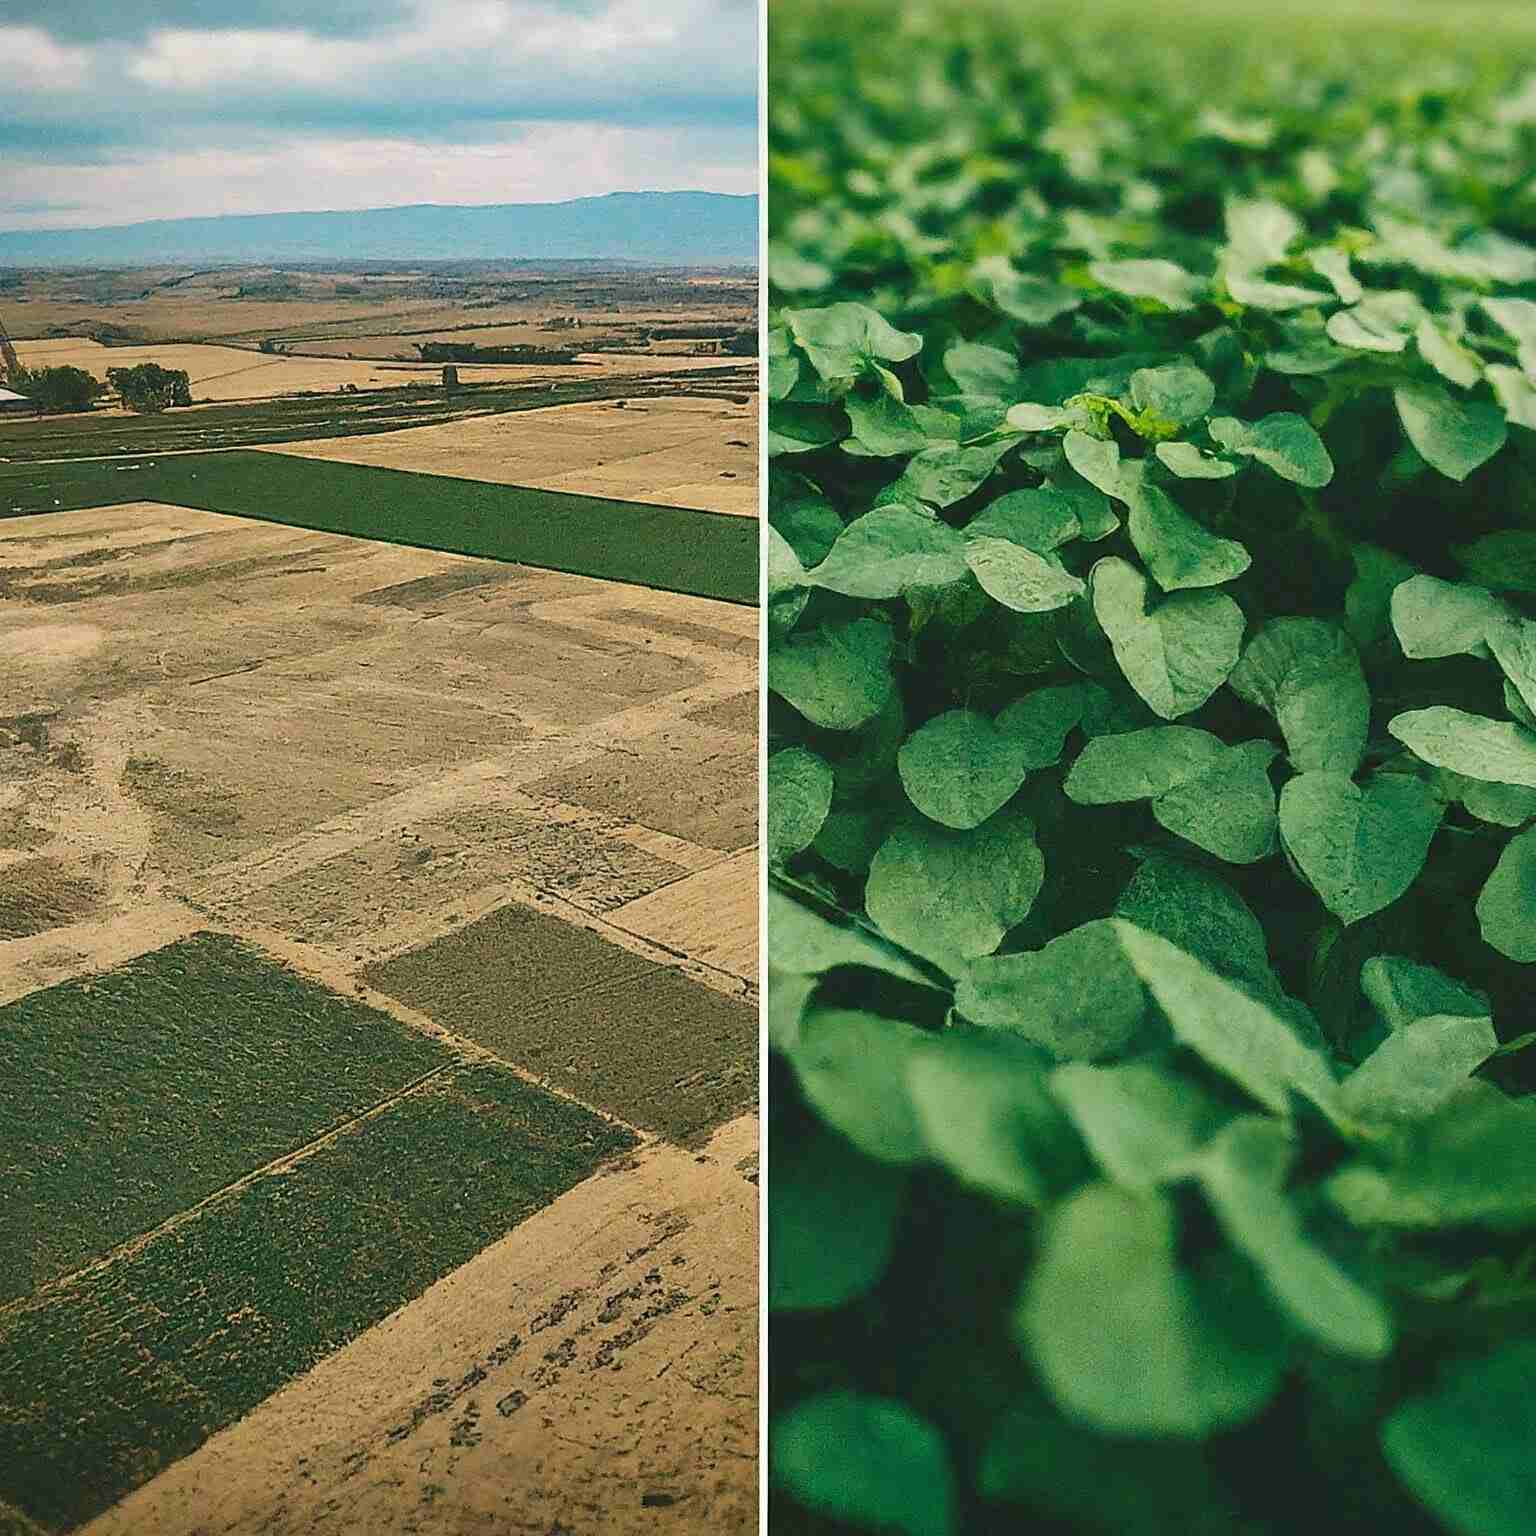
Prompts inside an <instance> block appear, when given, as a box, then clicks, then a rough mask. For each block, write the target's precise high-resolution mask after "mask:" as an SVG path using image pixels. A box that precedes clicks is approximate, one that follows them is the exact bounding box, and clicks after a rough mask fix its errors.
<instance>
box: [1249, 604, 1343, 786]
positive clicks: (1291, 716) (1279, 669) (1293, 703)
mask: <svg viewBox="0 0 1536 1536" xmlns="http://www.w3.org/2000/svg"><path fill="white" fill-rule="evenodd" d="M1227 681H1228V682H1229V683H1230V685H1231V687H1232V690H1233V692H1234V693H1236V694H1237V696H1238V697H1239V698H1241V699H1245V700H1247V702H1248V703H1250V704H1252V705H1254V706H1255V707H1256V708H1258V709H1262V710H1266V711H1267V712H1268V713H1269V714H1271V715H1273V716H1274V717H1275V721H1276V723H1277V724H1278V725H1279V727H1280V733H1281V735H1283V736H1284V737H1285V745H1286V749H1287V751H1288V752H1289V754H1290V758H1291V762H1292V763H1293V764H1294V765H1295V766H1296V768H1298V769H1299V770H1301V771H1303V772H1306V771H1308V770H1311V769H1331V770H1337V771H1339V772H1343V773H1353V772H1354V770H1355V769H1356V767H1358V766H1359V763H1360V758H1361V756H1362V754H1363V753H1364V751H1365V742H1366V737H1367V734H1368V733H1369V729H1370V714H1371V695H1370V690H1369V689H1368V688H1367V686H1366V682H1365V674H1364V672H1362V671H1361V668H1360V657H1359V654H1358V653H1357V652H1356V650H1355V648H1354V646H1353V644H1351V642H1350V639H1349V637H1348V636H1347V635H1346V634H1345V633H1344V632H1343V631H1342V630H1341V629H1339V628H1338V627H1337V626H1335V625H1333V624H1330V623H1328V622H1327V621H1325V620H1323V619H1308V618H1291V617H1287V618H1280V619H1271V620H1270V622H1269V623H1268V624H1266V625H1265V626H1264V627H1263V628H1262V629H1260V630H1259V632H1258V633H1257V634H1256V635H1254V637H1253V639H1252V640H1250V641H1249V642H1248V645H1247V647H1246V648H1245V649H1244V651H1243V658H1242V660H1241V661H1240V662H1239V663H1238V664H1237V666H1236V667H1234V668H1233V669H1232V675H1231V677H1230V678H1228V680H1227Z"/></svg>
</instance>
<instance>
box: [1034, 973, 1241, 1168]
mask: <svg viewBox="0 0 1536 1536" xmlns="http://www.w3.org/2000/svg"><path fill="white" fill-rule="evenodd" d="M1138 986H1139V983H1138ZM1051 1092H1052V1093H1054V1094H1055V1095H1056V1097H1057V1098H1058V1099H1059V1100H1060V1101H1061V1103H1062V1104H1064V1105H1065V1106H1066V1110H1067V1113H1068V1114H1069V1115H1070V1116H1071V1117H1072V1121H1073V1123H1074V1124H1075V1125H1076V1126H1077V1129H1078V1131H1079V1132H1080V1133H1081V1134H1082V1137H1083V1140H1084V1141H1085V1142H1087V1144H1088V1150H1089V1151H1090V1152H1091V1153H1092V1154H1093V1157H1094V1160H1095V1161H1096V1162H1097V1163H1098V1165H1099V1166H1100V1167H1101V1168H1102V1169H1103V1170H1104V1173H1105V1175H1106V1176H1107V1177H1108V1178H1109V1179H1111V1180H1112V1181H1113V1182H1114V1183H1116V1184H1119V1185H1120V1186H1122V1187H1123V1188H1125V1189H1153V1188H1155V1187H1156V1186H1157V1185H1159V1184H1162V1183H1167V1182H1170V1181H1172V1180H1176V1179H1180V1178H1185V1177H1187V1176H1188V1173H1189V1170H1190V1166H1191V1162H1192V1159H1193V1158H1194V1155H1195V1153H1196V1152H1198V1151H1199V1149H1200V1147H1201V1146H1202V1145H1203V1144H1204V1143H1205V1142H1206V1141H1207V1140H1208V1139H1209V1138H1210V1137H1211V1136H1212V1135H1213V1134H1214V1133H1215V1132H1216V1130H1217V1129H1218V1128H1219V1127H1220V1126H1221V1124H1222V1123H1223V1122H1224V1121H1225V1120H1227V1119H1228V1118H1229V1116H1230V1113H1231V1112H1230V1111H1229V1110H1227V1109H1225V1108H1224V1107H1223V1106H1222V1105H1221V1104H1220V1103H1219V1102H1218V1101H1217V1100H1216V1099H1215V1098H1213V1097H1212V1096H1211V1095H1210V1094H1209V1093H1207V1092H1206V1090H1205V1089H1204V1088H1202V1087H1201V1086H1200V1085H1199V1084H1198V1083H1196V1082H1195V1081H1194V1080H1193V1079H1191V1078H1188V1077H1182V1076H1179V1075H1178V1074H1176V1073H1175V1072H1173V1071H1171V1070H1169V1069H1167V1068H1164V1067H1160V1066H1155V1065H1153V1064H1152V1063H1151V1062H1148V1061H1127V1062H1121V1063H1119V1064H1118V1065H1115V1066H1097V1067H1096V1066H1090V1065H1089V1064H1088V1063H1086V1062H1068V1063H1067V1065H1066V1066H1063V1067H1058V1068H1057V1069H1056V1070H1055V1071H1054V1072H1053V1073H1052V1074H1051Z"/></svg>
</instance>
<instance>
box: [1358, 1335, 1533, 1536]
mask: <svg viewBox="0 0 1536 1536" xmlns="http://www.w3.org/2000/svg"><path fill="white" fill-rule="evenodd" d="M1533 1379H1536V1340H1533V1339H1517V1340H1514V1341H1512V1342H1509V1343H1506V1344H1504V1345H1503V1346H1502V1347H1501V1348H1499V1349H1498V1350H1496V1351H1495V1352H1494V1353H1492V1354H1489V1355H1484V1356H1482V1357H1480V1358H1477V1359H1472V1360H1460V1361H1456V1362H1454V1363H1453V1364H1452V1365H1451V1366H1450V1367H1449V1368H1448V1369H1447V1370H1446V1371H1445V1373H1444V1374H1443V1375H1442V1376H1441V1378H1440V1380H1439V1381H1438V1382H1437V1383H1436V1384H1435V1385H1434V1387H1433V1388H1431V1390H1430V1391H1429V1392H1428V1393H1426V1394H1425V1395H1423V1396H1421V1397H1413V1398H1410V1399H1409V1400H1408V1401H1407V1402H1406V1403H1404V1404H1403V1405H1402V1406H1401V1407H1400V1408H1398V1409H1397V1411H1396V1412H1395V1413H1393V1414H1392V1416H1391V1417H1390V1418H1389V1419H1388V1420H1387V1422H1386V1424H1385V1426H1384V1427H1383V1429H1382V1433H1381V1443H1382V1450H1383V1451H1384V1452H1385V1453H1386V1458H1387V1460H1388V1461H1389V1462H1390V1463H1391V1465H1392V1470H1393V1471H1394V1472H1396V1473H1397V1475H1398V1476H1399V1477H1400V1478H1401V1479H1402V1480H1403V1482H1404V1483H1405V1484H1406V1485H1407V1486H1408V1488H1410V1489H1411V1490H1412V1491H1413V1493H1414V1495H1415V1496H1416V1497H1417V1498H1418V1499H1420V1500H1421V1501H1422V1502H1423V1503H1424V1504H1425V1505H1426V1506H1427V1507H1428V1508H1429V1509H1431V1510H1432V1511H1433V1512H1434V1513H1435V1515H1436V1516H1438V1517H1439V1518H1440V1519H1441V1520H1443V1521H1444V1522H1445V1525H1446V1528H1447V1529H1448V1530H1451V1531H1454V1532H1455V1533H1456V1536H1530V1529H1531V1511H1532V1510H1533V1509H1536V1456H1532V1454H1531V1447H1532V1446H1533V1445H1536V1394H1533V1393H1532V1391H1531V1382H1532V1380H1533Z"/></svg>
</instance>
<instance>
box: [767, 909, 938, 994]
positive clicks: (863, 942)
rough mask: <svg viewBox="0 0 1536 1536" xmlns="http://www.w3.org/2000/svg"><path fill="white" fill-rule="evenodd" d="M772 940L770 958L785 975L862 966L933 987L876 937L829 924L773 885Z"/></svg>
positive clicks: (858, 930)
mask: <svg viewBox="0 0 1536 1536" xmlns="http://www.w3.org/2000/svg"><path fill="white" fill-rule="evenodd" d="M767 939H768V952H769V957H770V959H771V960H772V963H773V965H774V967H775V968H776V969H777V970H780V971H782V972H783V973H784V974H785V975H803V976H819V975H821V974H822V973H823V972H825V971H830V970H835V969H836V968H837V967H838V966H841V965H862V966H866V967H868V968H869V969H870V970H876V971H884V972H886V973H887V974H888V975H891V976H899V977H900V978H901V979H902V980H903V981H910V982H915V983H917V984H918V985H919V986H925V987H931V986H932V985H933V983H932V982H931V981H930V980H929V979H928V977H927V976H926V975H925V974H924V973H923V972H922V971H920V970H919V969H918V968H917V967H916V966H914V965H913V964H912V962H911V961H910V960H908V959H906V958H905V957H904V956H903V955H902V954H901V953H900V952H899V951H898V950H896V949H894V948H893V947H891V946H890V945H888V944H886V943H884V942H883V941H882V940H881V939H879V938H877V937H876V936H875V935H874V934H872V933H866V932H865V931H864V930H863V929H862V928H858V927H854V926H852V925H840V924H837V923H833V922H829V921H828V920H827V919H826V918H824V917H822V916H821V915H820V914H819V913H816V912H813V911H812V910H811V909H810V908H809V907H807V906H806V905H804V904H803V903H802V902H798V901H796V900H794V898H793V897H791V896H787V895H786V894H785V893H784V892H783V891H781V890H779V889H777V888H776V887H774V886H771V885H770V886H769V888H768V929H767Z"/></svg>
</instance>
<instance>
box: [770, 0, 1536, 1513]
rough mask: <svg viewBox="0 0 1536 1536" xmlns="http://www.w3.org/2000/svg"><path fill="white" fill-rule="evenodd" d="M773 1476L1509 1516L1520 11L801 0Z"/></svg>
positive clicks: (1448, 1)
mask: <svg viewBox="0 0 1536 1536" xmlns="http://www.w3.org/2000/svg"><path fill="white" fill-rule="evenodd" d="M769 81H770V90H769V103H768V113H769V178H770V179H769V191H770V197H769V203H770V226H771V227H770V241H771V244H770V250H769V273H770V283H771V290H772V291H771V305H770V312H769V327H770V329H769V360H768V368H769V386H770V388H769V393H770V401H771V404H770V412H769V433H768V451H769V453H770V454H771V455H772V456H773V459H772V472H771V477H770V484H769V507H770V523H771V527H770V530H769V533H768V540H769V552H768V626H769V660H768V684H769V688H770V692H771V698H770V706H769V708H770V714H769V732H770V739H769V754H770V755H769V761H768V776H769V785H768V797H769V798H768V803H769V823H770V824H769V831H768V840H769V856H770V861H771V864H772V866H773V868H774V875H773V885H774V891H773V895H772V900H771V905H770V916H769V964H770V986H769V1005H768V1007H769V1029H770V1039H771V1041H772V1044H773V1053H772V1060H771V1068H770V1070H771V1077H770V1091H769V1092H770V1097H769V1102H770V1126H769V1140H770V1167H771V1170H772V1176H771V1178H770V1180H769V1202H770V1248H769V1292H770V1296H769V1300H770V1305H771V1307H772V1308H773V1313H772V1319H771V1327H770V1335H769V1337H770V1361H769V1365H770V1409H771V1427H770V1444H771V1479H772V1490H773V1491H772V1506H771V1508H772V1517H771V1521H770V1528H771V1529H773V1530H774V1531H777V1532H784V1533H806V1536H809V1533H819V1536H820V1533H824V1536H830V1533H834V1532H836V1533H845V1532H857V1531H900V1532H903V1533H905V1536H981V1533H992V1532H1000V1531H1031V1532H1039V1533H1042V1536H1046V1533H1049V1536H1056V1533H1061V1536H1295V1533H1296V1532H1298V1531H1308V1530H1317V1531H1320V1532H1323V1531H1326V1532H1335V1531H1338V1532H1349V1533H1359V1536H1376V1533H1378V1532H1386V1531H1391V1532H1393V1533H1394V1536H1437V1533H1438V1536H1529V1532H1531V1531H1532V1530H1533V1529H1536V1525H1533V1519H1536V1515H1533V1512H1536V1457H1533V1456H1532V1453H1531V1452H1532V1446H1533V1445H1536V1394H1533V1392H1532V1390H1531V1382H1532V1380H1533V1373H1536V1010H1533V1008H1532V1002H1531V999H1532V997H1533V995H1536V988H1533V982H1536V174H1533V171H1536V11H1533V10H1532V8H1530V7H1526V6H1514V5H1508V4H1497V3H1482V0H1379V3H1374V4H1373V3H1369V0H1338V3H1328V4H1325V3H1322V0H1299V3H1297V4H1294V5H1278V4H1271V5H1266V6H1261V5H1259V4H1257V3H1255V0H1241V3H1237V0H1232V3H1224V0H1168V3H1166V4H1161V5H1157V6H1149V5H1146V4H1142V3H1132V0H1102V3H1098V4H1086V5H1084V4H1075V5H1073V4H1066V3H1062V0H1038V3H1034V4H1029V5H1025V4H1007V5H1005V4H993V5H983V6H966V5H961V4H959V3H948V4H942V3H932V0H929V3H919V4H916V5H911V6H904V7H900V8H892V7H884V6H881V7H872V6H865V5H853V6H846V5H843V6H834V5H832V4H830V3H827V4H821V3H808V0H775V3H774V4H773V5H772V7H771V12H770V59H769Z"/></svg>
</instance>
